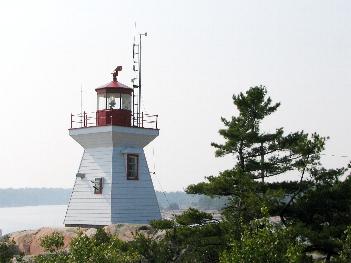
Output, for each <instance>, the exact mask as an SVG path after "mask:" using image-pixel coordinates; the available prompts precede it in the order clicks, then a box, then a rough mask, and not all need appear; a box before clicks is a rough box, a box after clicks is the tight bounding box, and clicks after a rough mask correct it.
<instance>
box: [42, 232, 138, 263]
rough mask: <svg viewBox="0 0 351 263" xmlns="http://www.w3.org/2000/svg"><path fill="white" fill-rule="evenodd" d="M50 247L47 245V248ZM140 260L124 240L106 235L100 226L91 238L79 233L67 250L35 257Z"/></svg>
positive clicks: (91, 262) (73, 262)
mask: <svg viewBox="0 0 351 263" xmlns="http://www.w3.org/2000/svg"><path fill="white" fill-rule="evenodd" d="M47 239H49V238H47ZM47 239H46V240H47ZM49 243H50V242H49ZM50 244H51V243H50ZM52 247H53V246H49V248H52ZM140 260H141V256H140V255H139V254H138V253H137V252H136V251H135V250H134V249H133V248H132V247H130V246H128V244H127V243H126V242H123V241H121V240H119V239H118V238H117V237H113V236H110V235H108V234H107V233H106V232H105V231H104V230H103V229H102V228H100V229H97V232H96V234H95V235H94V236H93V237H92V238H89V237H87V236H86V235H83V234H82V233H80V234H79V235H78V236H77V237H76V238H74V239H73V240H72V241H71V243H70V247H69V252H67V253H65V252H61V251H56V252H55V253H50V254H44V255H40V256H37V257H36V259H35V262H39V263H51V262H52V263H54V262H60V263H65V262H67V263H80V262H87V263H96V262H99V263H114V262H117V263H133V262H140Z"/></svg>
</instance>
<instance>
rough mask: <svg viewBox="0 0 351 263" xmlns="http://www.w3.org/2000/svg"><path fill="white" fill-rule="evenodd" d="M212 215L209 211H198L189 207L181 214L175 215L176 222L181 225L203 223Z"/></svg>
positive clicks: (210, 218)
mask: <svg viewBox="0 0 351 263" xmlns="http://www.w3.org/2000/svg"><path fill="white" fill-rule="evenodd" d="M212 219H213V216H212V215H211V214H209V213H206V212H202V211H199V210H197V209H194V208H189V209H188V210H186V211H185V212H183V213H182V214H181V215H177V216H176V222H177V223H178V224H180V225H183V226H188V225H193V224H203V223H205V222H206V221H208V220H212Z"/></svg>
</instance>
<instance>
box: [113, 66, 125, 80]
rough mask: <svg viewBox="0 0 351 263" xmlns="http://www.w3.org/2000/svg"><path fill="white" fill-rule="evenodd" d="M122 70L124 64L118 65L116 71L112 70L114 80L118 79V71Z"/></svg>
mask: <svg viewBox="0 0 351 263" xmlns="http://www.w3.org/2000/svg"><path fill="white" fill-rule="evenodd" d="M119 71H122V66H117V68H116V69H115V71H114V72H112V73H111V74H112V76H113V81H117V76H118V72H119Z"/></svg>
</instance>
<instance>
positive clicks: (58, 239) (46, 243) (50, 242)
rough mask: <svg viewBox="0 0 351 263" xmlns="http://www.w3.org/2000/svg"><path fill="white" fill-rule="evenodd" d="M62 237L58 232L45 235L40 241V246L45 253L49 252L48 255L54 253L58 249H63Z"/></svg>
mask: <svg viewBox="0 0 351 263" xmlns="http://www.w3.org/2000/svg"><path fill="white" fill-rule="evenodd" d="M63 240H64V237H63V235H62V234H61V233H59V232H56V231H55V232H53V233H52V234H51V235H46V236H44V237H42V238H41V239H40V245H41V246H42V247H43V248H44V249H45V251H49V252H50V253H53V252H56V251H58V250H59V249H61V248H63V245H64V242H63Z"/></svg>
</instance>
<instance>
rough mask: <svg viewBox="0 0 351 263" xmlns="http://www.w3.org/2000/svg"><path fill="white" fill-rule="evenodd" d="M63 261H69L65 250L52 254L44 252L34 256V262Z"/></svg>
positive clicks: (54, 262) (50, 262) (61, 262)
mask: <svg viewBox="0 0 351 263" xmlns="http://www.w3.org/2000/svg"><path fill="white" fill-rule="evenodd" d="M58 262H60V263H65V262H69V257H68V255H67V253H65V252H62V251H60V252H56V253H52V254H44V255H39V256H37V257H35V263H58Z"/></svg>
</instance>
